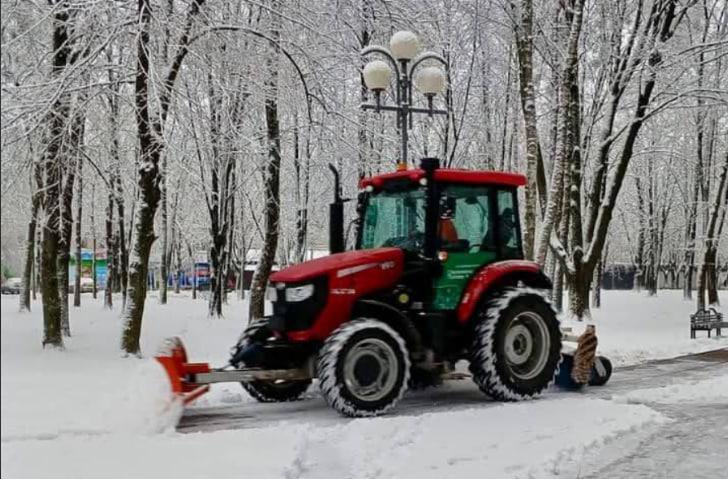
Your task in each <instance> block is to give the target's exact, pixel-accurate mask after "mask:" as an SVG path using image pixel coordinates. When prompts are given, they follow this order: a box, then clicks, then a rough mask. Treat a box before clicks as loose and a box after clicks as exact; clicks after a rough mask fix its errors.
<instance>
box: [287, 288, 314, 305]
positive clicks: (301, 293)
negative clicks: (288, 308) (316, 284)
mask: <svg viewBox="0 0 728 479" xmlns="http://www.w3.org/2000/svg"><path fill="white" fill-rule="evenodd" d="M312 295H313V284H304V285H303V286H295V287H292V288H286V302H289V303H296V302H299V301H303V300H304V299H308V298H310V297H311V296H312Z"/></svg>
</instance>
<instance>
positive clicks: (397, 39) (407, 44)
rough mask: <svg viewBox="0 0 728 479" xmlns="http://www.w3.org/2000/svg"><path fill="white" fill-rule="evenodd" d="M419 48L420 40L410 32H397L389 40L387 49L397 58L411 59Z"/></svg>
mask: <svg viewBox="0 0 728 479" xmlns="http://www.w3.org/2000/svg"><path fill="white" fill-rule="evenodd" d="M419 50H420V40H419V39H418V38H417V35H415V34H414V33H412V32H409V31H401V32H397V33H395V34H394V35H392V38H391V39H390V40H389V51H391V52H392V55H393V56H394V58H396V59H397V60H412V59H413V58H414V57H415V56H417V52H418V51H419Z"/></svg>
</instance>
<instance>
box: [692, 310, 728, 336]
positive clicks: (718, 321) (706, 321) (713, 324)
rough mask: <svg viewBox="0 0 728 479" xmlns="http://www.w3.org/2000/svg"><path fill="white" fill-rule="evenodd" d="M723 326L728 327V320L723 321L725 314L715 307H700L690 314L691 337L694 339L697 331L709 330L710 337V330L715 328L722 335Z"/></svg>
mask: <svg viewBox="0 0 728 479" xmlns="http://www.w3.org/2000/svg"><path fill="white" fill-rule="evenodd" d="M721 328H728V322H724V321H723V314H722V313H719V312H718V311H716V310H715V308H708V309H699V310H697V311H696V312H695V313H694V314H691V315H690V337H691V338H693V339H694V338H695V331H707V332H708V337H710V331H711V330H713V329H715V330H716V334H717V335H718V336H720V330H721Z"/></svg>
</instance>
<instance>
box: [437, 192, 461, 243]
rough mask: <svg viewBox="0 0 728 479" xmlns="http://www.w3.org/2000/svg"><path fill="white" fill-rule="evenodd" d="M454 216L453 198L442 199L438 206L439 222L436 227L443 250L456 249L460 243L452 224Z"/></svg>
mask: <svg viewBox="0 0 728 479" xmlns="http://www.w3.org/2000/svg"><path fill="white" fill-rule="evenodd" d="M454 216H455V198H450V197H445V198H443V199H442V202H441V204H440V220H439V222H438V226H437V237H438V238H439V240H440V247H441V248H443V249H450V248H452V247H457V246H458V244H459V242H460V238H459V237H458V231H457V229H456V228H455V223H454V222H453V217H454Z"/></svg>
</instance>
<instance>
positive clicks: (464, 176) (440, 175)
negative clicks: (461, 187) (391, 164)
mask: <svg viewBox="0 0 728 479" xmlns="http://www.w3.org/2000/svg"><path fill="white" fill-rule="evenodd" d="M424 177H425V170H422V169H419V168H417V169H412V170H402V171H394V172H392V173H384V174H382V175H376V176H371V177H369V178H362V179H361V180H359V188H366V187H367V186H373V187H374V188H381V187H382V185H383V184H384V183H385V182H387V181H391V180H401V179H409V180H410V181H413V182H417V181H420V179H421V178H424ZM435 181H442V182H447V183H462V184H467V185H500V186H510V187H516V186H524V185H525V184H526V177H525V176H524V175H521V174H519V173H509V172H505V171H485V170H479V171H472V170H462V169H455V168H438V169H437V170H435Z"/></svg>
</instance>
